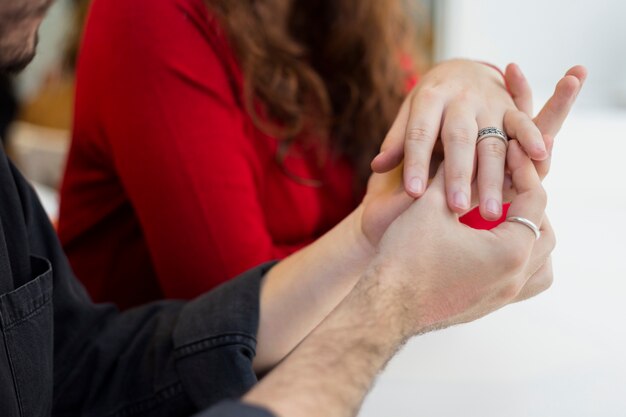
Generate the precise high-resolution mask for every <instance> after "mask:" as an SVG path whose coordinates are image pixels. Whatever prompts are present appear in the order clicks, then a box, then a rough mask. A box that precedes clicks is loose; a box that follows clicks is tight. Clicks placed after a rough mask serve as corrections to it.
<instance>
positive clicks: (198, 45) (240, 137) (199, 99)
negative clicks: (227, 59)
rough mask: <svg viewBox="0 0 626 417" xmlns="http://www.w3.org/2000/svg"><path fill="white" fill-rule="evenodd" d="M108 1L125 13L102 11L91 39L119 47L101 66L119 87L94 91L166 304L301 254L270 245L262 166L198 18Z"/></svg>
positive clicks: (156, 5) (175, 8)
mask: <svg viewBox="0 0 626 417" xmlns="http://www.w3.org/2000/svg"><path fill="white" fill-rule="evenodd" d="M148 2H149V3H150V4H148ZM110 3H115V4H116V6H119V7H125V8H128V9H132V10H130V11H129V10H126V11H125V12H124V13H119V14H115V12H116V7H114V6H110V7H109V8H108V10H109V13H110V15H109V16H106V17H104V20H105V21H106V20H108V23H107V24H106V26H107V29H108V30H107V31H102V33H101V35H102V36H103V37H107V38H108V39H100V41H102V42H112V44H113V45H116V47H115V48H109V49H108V50H110V51H114V54H115V55H114V56H105V57H104V59H109V60H112V61H113V62H114V63H113V64H111V65H110V66H111V67H112V73H113V74H115V77H116V78H115V79H112V80H111V84H110V86H109V87H107V88H104V89H103V91H105V92H106V94H105V97H101V106H102V109H101V114H103V115H105V119H104V121H103V125H104V126H106V129H107V132H106V135H107V137H109V138H111V143H110V146H111V152H112V155H113V159H114V164H115V168H116V170H117V172H118V174H119V176H120V179H121V181H122V184H123V187H124V189H125V191H126V193H127V195H128V197H129V199H130V201H131V202H132V205H133V206H134V208H135V212H136V214H137V216H138V218H139V221H140V223H141V226H142V229H143V232H144V234H145V238H146V241H147V244H148V247H149V251H150V255H151V258H152V260H153V262H154V267H155V270H156V273H157V275H158V277H159V280H160V285H161V288H162V290H163V292H164V295H165V296H166V297H167V298H190V297H193V296H196V295H197V294H200V293H202V292H203V291H205V290H207V289H209V288H211V287H213V286H215V285H216V284H218V283H220V282H222V281H225V280H227V279H229V278H230V277H233V276H235V275H237V274H238V273H240V272H242V271H244V270H246V269H248V268H250V267H252V266H255V265H257V264H260V263H262V262H265V261H267V260H268V259H273V258H281V257H284V256H286V255H287V254H289V253H291V252H293V251H295V250H296V249H298V248H299V247H300V246H303V245H302V244H300V245H297V246H294V247H291V246H282V247H278V246H275V245H273V243H272V239H271V237H270V234H269V232H268V230H267V228H266V225H265V223H264V214H263V209H262V207H261V204H260V201H261V198H260V195H259V194H260V192H261V190H260V185H259V184H258V182H257V179H258V173H259V171H260V170H262V169H263V166H262V160H260V158H259V156H258V154H257V151H256V150H255V149H254V148H253V146H252V144H251V142H252V141H251V139H250V135H249V132H247V129H249V128H250V127H249V123H247V122H246V121H245V120H244V114H243V113H242V111H241V109H240V106H239V105H238V101H237V99H236V97H235V94H234V92H233V89H232V80H231V79H230V78H229V74H228V73H227V72H226V71H225V69H224V66H223V63H222V61H221V60H222V59H223V57H220V56H218V54H217V53H216V51H215V50H214V49H213V48H214V45H213V44H212V43H211V42H210V41H207V40H208V38H210V37H211V36H213V34H211V33H208V29H209V28H207V23H206V20H204V21H203V20H202V19H203V18H206V16H205V15H206V10H204V11H203V10H200V9H196V10H193V9H192V10H190V9H189V8H190V7H191V6H190V5H189V3H183V2H179V3H177V2H175V1H154V0H143V1H142V0H137V1H132V2H127V1H126V0H124V1H115V0H112V1H111V2H110ZM143 3H145V4H143ZM198 3H199V4H202V2H198ZM116 16H122V17H120V18H117V17H116ZM101 17H102V16H101ZM116 19H117V21H116ZM190 19H191V20H192V21H193V20H194V19H197V20H198V21H197V24H190V23H189V20H190ZM111 22H114V23H113V24H112V23H111ZM111 29H113V30H111ZM94 43H95V44H97V43H98V41H95V42H94ZM129 92H130V93H129Z"/></svg>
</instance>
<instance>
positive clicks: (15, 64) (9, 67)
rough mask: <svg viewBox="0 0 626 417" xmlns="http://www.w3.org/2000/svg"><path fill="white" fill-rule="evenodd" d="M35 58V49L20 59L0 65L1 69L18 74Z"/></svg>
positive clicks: (7, 72)
mask: <svg viewBox="0 0 626 417" xmlns="http://www.w3.org/2000/svg"><path fill="white" fill-rule="evenodd" d="M33 58H35V51H34V50H33V51H32V52H31V53H30V54H28V55H24V56H22V57H20V59H17V60H14V61H12V62H8V63H6V64H4V65H0V71H1V72H4V73H6V74H17V73H19V72H21V71H22V70H23V69H24V68H26V66H27V65H28V64H30V62H31V61H32V60H33Z"/></svg>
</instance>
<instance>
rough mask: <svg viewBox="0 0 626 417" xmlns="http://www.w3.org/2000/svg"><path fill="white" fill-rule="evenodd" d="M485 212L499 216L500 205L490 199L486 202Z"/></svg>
mask: <svg viewBox="0 0 626 417" xmlns="http://www.w3.org/2000/svg"><path fill="white" fill-rule="evenodd" d="M486 206H487V211H488V212H489V213H491V214H495V215H498V216H499V215H500V208H501V207H502V205H501V204H500V203H498V202H497V201H496V200H494V199H493V198H490V199H489V200H487V205H486Z"/></svg>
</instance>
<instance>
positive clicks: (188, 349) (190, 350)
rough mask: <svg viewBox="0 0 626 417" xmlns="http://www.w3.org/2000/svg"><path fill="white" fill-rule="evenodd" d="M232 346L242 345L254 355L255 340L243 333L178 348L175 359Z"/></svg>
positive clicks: (226, 335) (230, 334)
mask: <svg viewBox="0 0 626 417" xmlns="http://www.w3.org/2000/svg"><path fill="white" fill-rule="evenodd" d="M232 345H244V346H246V347H248V348H249V349H251V350H252V351H253V352H254V353H256V339H255V338H254V337H252V336H250V335H249V334H245V333H225V334H221V335H219V336H212V337H208V338H205V339H201V340H198V341H195V342H192V343H188V344H185V345H182V346H179V347H177V348H176V349H175V351H174V356H175V357H176V358H177V359H180V358H184V357H186V356H190V355H193V354H196V353H198V352H201V351H205V350H213V349H216V348H220V347H224V346H232Z"/></svg>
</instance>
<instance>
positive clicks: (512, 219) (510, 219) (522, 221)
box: [506, 216, 541, 240]
mask: <svg viewBox="0 0 626 417" xmlns="http://www.w3.org/2000/svg"><path fill="white" fill-rule="evenodd" d="M506 221H507V222H515V223H519V224H523V225H524V226H526V227H528V228H529V229H530V230H532V231H533V233H534V234H535V240H536V239H539V238H540V237H541V231H540V230H539V228H538V227H537V225H536V224H535V223H533V222H531V221H530V220H528V219H527V218H525V217H519V216H511V217H507V218H506Z"/></svg>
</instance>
